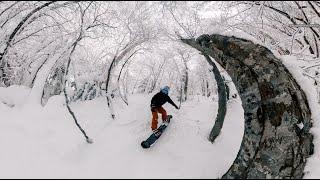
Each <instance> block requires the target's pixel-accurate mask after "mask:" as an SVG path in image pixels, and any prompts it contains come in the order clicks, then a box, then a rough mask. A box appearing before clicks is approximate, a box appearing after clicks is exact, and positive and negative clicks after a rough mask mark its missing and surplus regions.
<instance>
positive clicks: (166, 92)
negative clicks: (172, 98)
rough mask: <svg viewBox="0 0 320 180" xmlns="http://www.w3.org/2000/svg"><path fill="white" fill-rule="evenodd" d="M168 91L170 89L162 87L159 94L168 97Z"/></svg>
mask: <svg viewBox="0 0 320 180" xmlns="http://www.w3.org/2000/svg"><path fill="white" fill-rule="evenodd" d="M169 90H170V87H169V86H164V87H163V88H161V90H160V91H161V92H162V93H164V94H166V95H168V94H169Z"/></svg>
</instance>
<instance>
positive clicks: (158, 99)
mask: <svg viewBox="0 0 320 180" xmlns="http://www.w3.org/2000/svg"><path fill="white" fill-rule="evenodd" d="M169 90H170V88H169V86H165V87H163V88H161V90H160V92H158V93H157V94H155V95H154V96H153V97H152V99H151V112H152V122H151V130H152V131H153V132H154V133H157V132H156V131H157V128H158V113H160V114H161V116H162V121H163V122H164V123H166V120H167V112H166V110H165V109H164V108H163V107H162V105H163V104H165V103H166V102H169V103H170V104H171V105H173V106H174V107H175V108H176V109H180V108H179V107H178V106H177V105H176V104H175V103H174V102H173V101H172V100H171V98H170V97H169V95H168V94H169Z"/></svg>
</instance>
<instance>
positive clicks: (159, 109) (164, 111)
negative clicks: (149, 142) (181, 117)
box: [151, 106, 167, 130]
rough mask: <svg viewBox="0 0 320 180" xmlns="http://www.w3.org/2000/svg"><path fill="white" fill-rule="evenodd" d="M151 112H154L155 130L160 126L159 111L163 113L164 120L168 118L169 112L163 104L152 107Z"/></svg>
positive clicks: (153, 128) (153, 126) (152, 123)
mask: <svg viewBox="0 0 320 180" xmlns="http://www.w3.org/2000/svg"><path fill="white" fill-rule="evenodd" d="M151 112H152V122H151V129H152V130H155V129H157V128H158V113H160V114H161V116H162V121H165V120H166V119H167V112H166V110H165V109H164V108H163V107H162V106H160V107H152V108H151Z"/></svg>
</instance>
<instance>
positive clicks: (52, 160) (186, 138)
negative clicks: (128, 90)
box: [0, 94, 244, 178]
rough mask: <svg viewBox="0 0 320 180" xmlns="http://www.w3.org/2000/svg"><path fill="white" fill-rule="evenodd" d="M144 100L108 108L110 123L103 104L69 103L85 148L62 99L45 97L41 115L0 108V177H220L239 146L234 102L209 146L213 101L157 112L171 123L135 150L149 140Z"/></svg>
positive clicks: (25, 109)
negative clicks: (154, 139) (89, 141)
mask: <svg viewBox="0 0 320 180" xmlns="http://www.w3.org/2000/svg"><path fill="white" fill-rule="evenodd" d="M0 96H1V95H0ZM151 96H152V95H145V94H138V95H132V96H131V97H129V103H130V104H129V106H126V105H124V103H122V102H121V101H115V102H114V109H115V111H116V117H117V118H116V120H111V119H110V118H108V117H109V114H108V108H107V106H106V100H105V99H103V98H100V99H96V100H93V101H87V102H79V103H74V104H72V105H71V107H72V108H73V110H74V111H75V113H76V116H77V118H78V119H79V122H80V124H81V125H82V126H83V128H84V129H85V130H86V132H87V134H88V135H89V136H90V138H92V139H93V140H94V143H93V144H87V143H86V142H85V140H84V138H83V136H82V134H81V133H80V131H79V130H78V129H77V127H76V125H75V124H74V122H73V119H72V118H71V116H70V115H69V114H68V113H67V110H66V107H65V105H63V104H64V101H63V97H62V96H55V97H52V98H51V99H50V100H49V102H48V104H47V106H45V107H44V108H39V107H38V106H34V107H32V106H31V105H30V104H28V106H22V107H14V108H9V107H7V106H5V105H0V113H1V120H0V142H1V148H0V159H1V161H0V169H1V172H0V177H1V178H219V177H221V176H222V175H223V173H225V172H226V171H227V170H228V168H229V167H230V165H231V164H232V163H233V160H234V159H235V157H236V155H237V152H238V150H239V147H240V144H241V140H242V135H243V131H244V129H243V127H244V120H243V110H242V107H241V102H240V99H235V100H232V101H230V103H229V104H228V108H229V109H228V112H227V117H226V120H225V124H224V127H223V130H222V133H221V135H220V136H219V137H218V138H217V140H216V142H215V143H214V144H211V143H210V142H209V141H208V140H207V136H208V134H209V132H210V130H211V128H212V126H213V124H214V119H215V115H216V113H217V102H216V101H212V100H211V99H207V98H203V97H194V98H193V99H192V100H189V101H188V102H186V103H184V104H182V107H181V109H180V110H176V109H174V108H173V107H172V106H171V105H170V104H166V105H164V107H165V109H166V110H167V112H168V114H172V115H173V119H172V121H171V123H170V125H169V127H168V128H167V129H166V131H165V132H164V134H163V135H162V136H161V138H160V139H159V140H158V142H156V143H155V144H154V146H152V147H151V148H149V149H143V148H141V146H140V142H141V141H142V140H144V139H146V138H147V137H148V136H149V135H150V133H151V130H150V121H151V112H150V109H149V103H150V102H149V101H150V99H151ZM160 117H161V116H160ZM160 119H161V118H160ZM160 121H161V120H160Z"/></svg>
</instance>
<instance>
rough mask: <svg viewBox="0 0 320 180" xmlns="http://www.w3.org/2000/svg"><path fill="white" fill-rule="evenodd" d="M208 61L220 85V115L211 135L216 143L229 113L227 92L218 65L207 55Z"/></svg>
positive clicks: (210, 139)
mask: <svg viewBox="0 0 320 180" xmlns="http://www.w3.org/2000/svg"><path fill="white" fill-rule="evenodd" d="M205 58H206V60H207V61H208V63H209V64H210V65H212V72H213V74H214V77H215V79H216V82H217V85H218V95H219V101H218V104H219V108H218V114H217V117H216V120H215V123H214V126H213V128H212V129H211V132H210V135H209V141H210V142H212V143H213V142H214V140H215V139H216V138H217V137H218V135H219V134H220V132H221V129H222V126H223V122H224V119H225V116H226V112H227V92H226V87H225V83H224V80H223V78H222V76H221V74H220V71H219V69H218V67H217V66H216V64H215V63H214V62H213V61H212V60H211V59H210V57H209V56H207V55H205Z"/></svg>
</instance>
